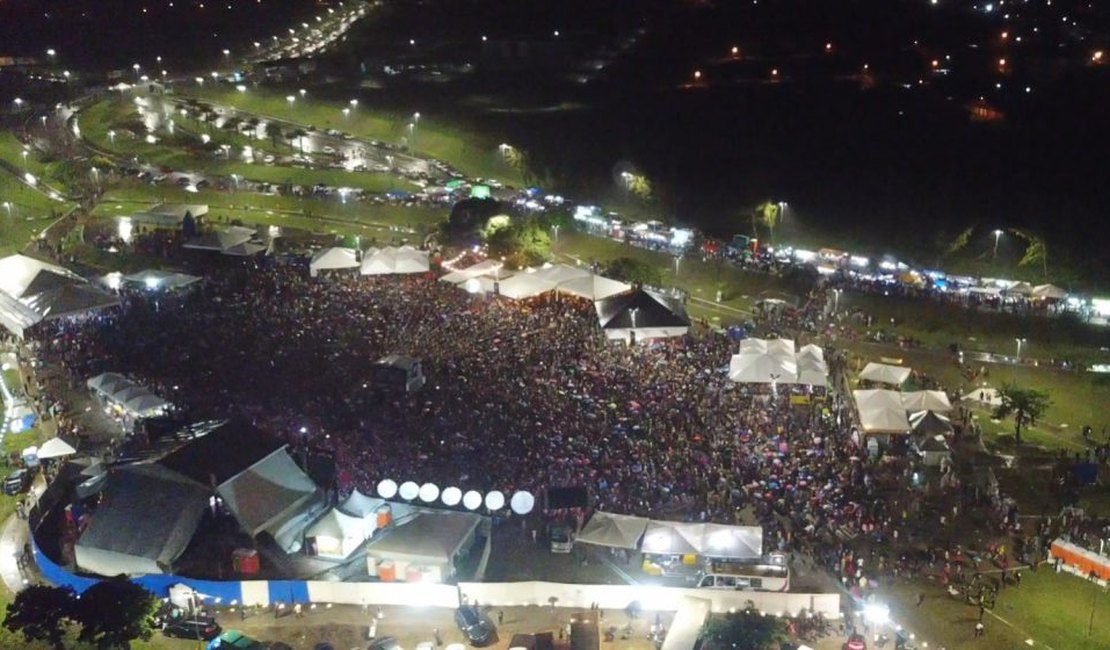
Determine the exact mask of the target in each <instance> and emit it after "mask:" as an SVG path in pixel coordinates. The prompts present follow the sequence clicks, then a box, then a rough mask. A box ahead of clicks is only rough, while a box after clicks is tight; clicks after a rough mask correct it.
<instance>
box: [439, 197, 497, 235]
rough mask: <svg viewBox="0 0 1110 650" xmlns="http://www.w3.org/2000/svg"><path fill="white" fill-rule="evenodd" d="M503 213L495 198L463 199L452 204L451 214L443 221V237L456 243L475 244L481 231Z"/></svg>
mask: <svg viewBox="0 0 1110 650" xmlns="http://www.w3.org/2000/svg"><path fill="white" fill-rule="evenodd" d="M501 213H502V210H501V204H500V203H498V202H497V201H494V200H493V199H463V200H462V201H459V202H458V203H456V204H455V205H454V206H452V208H451V215H450V216H449V217H448V218H447V221H445V222H443V224H442V226H441V228H442V234H443V237H444V239H446V240H447V241H449V242H451V243H453V244H456V245H460V246H470V245H473V244H475V243H477V242H478V240H479V239H480V233H479V231H480V230H481V229H482V228H484V227H485V226H486V224H487V223H488V222H489V220H490V219H491V218H492V217H494V216H496V215H499V214H501Z"/></svg>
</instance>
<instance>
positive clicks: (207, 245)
mask: <svg viewBox="0 0 1110 650" xmlns="http://www.w3.org/2000/svg"><path fill="white" fill-rule="evenodd" d="M254 235H255V231H254V229H252V228H244V227H242V226H231V227H230V228H227V229H226V230H211V231H209V232H206V233H204V234H202V235H199V236H197V237H193V238H192V239H190V240H189V241H187V242H185V243H184V244H183V246H184V247H185V248H192V249H196V250H205V251H220V252H224V251H228V250H230V249H233V248H235V247H236V246H240V245H243V244H246V243H247V242H249V241H250V240H251V239H253V238H254Z"/></svg>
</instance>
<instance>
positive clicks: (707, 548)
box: [701, 524, 763, 560]
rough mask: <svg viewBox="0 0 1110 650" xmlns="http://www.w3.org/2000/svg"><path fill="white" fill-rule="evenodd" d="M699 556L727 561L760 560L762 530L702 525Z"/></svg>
mask: <svg viewBox="0 0 1110 650" xmlns="http://www.w3.org/2000/svg"><path fill="white" fill-rule="evenodd" d="M701 554H702V555H705V556H707V557H715V558H728V559H743V560H754V559H756V558H761V557H763V528H762V527H760V526H726V525H724V524H702V544H701Z"/></svg>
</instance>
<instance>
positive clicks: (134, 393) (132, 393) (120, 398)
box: [85, 372, 171, 417]
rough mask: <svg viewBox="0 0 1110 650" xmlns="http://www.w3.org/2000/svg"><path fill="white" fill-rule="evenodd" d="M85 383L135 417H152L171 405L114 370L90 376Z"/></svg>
mask: <svg viewBox="0 0 1110 650" xmlns="http://www.w3.org/2000/svg"><path fill="white" fill-rule="evenodd" d="M85 385H87V386H88V387H89V388H90V389H92V390H93V391H94V392H96V393H97V394H98V395H100V396H101V397H103V398H104V399H106V400H107V401H109V402H111V403H113V404H115V405H116V406H118V407H120V408H122V409H124V410H126V411H129V412H130V413H131V414H132V415H134V416H135V417H152V416H154V415H158V414H159V413H162V412H163V411H165V410H166V409H167V408H169V407H170V406H171V404H170V403H169V402H167V401H166V400H164V399H162V398H161V397H158V396H157V395H154V394H152V393H151V392H150V391H148V390H147V389H146V388H144V387H142V386H141V385H139V384H137V383H135V382H133V381H131V380H130V379H128V378H127V377H124V376H123V375H121V374H118V373H114V372H105V373H102V374H99V375H97V376H95V377H92V378H90V379H89V380H88V381H86V382H85Z"/></svg>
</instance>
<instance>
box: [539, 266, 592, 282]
mask: <svg viewBox="0 0 1110 650" xmlns="http://www.w3.org/2000/svg"><path fill="white" fill-rule="evenodd" d="M536 275H538V276H540V278H542V279H544V280H546V281H547V282H550V283H551V285H552V286H555V285H558V284H562V283H564V282H570V281H571V280H578V279H581V278H587V277H589V276H590V275H591V274H590V272H589V271H588V270H586V269H582V268H579V267H577V266H570V265H568V264H555V265H554V266H548V267H544V268H541V269H539V270H538V271H536Z"/></svg>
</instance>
